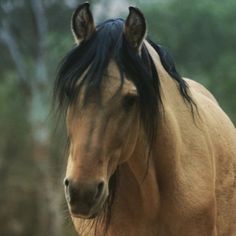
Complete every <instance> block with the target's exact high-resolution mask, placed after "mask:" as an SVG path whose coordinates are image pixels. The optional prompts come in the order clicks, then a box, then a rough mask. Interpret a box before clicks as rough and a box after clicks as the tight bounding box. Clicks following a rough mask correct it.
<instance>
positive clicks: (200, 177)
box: [55, 3, 236, 236]
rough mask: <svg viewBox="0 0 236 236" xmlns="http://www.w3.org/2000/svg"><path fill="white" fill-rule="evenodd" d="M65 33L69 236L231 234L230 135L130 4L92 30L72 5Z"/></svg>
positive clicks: (234, 152)
mask: <svg viewBox="0 0 236 236" xmlns="http://www.w3.org/2000/svg"><path fill="white" fill-rule="evenodd" d="M72 31H73V34H74V36H75V39H76V42H77V45H76V47H75V48H74V49H72V51H70V52H69V53H68V55H67V56H66V57H65V59H64V61H63V62H62V64H61V67H60V69H59V73H58V77H57V80H56V84H55V95H56V96H57V99H58V100H59V105H60V107H62V108H65V111H66V114H67V130H68V139H69V155H68V156H69V157H68V165H67V171H66V178H65V182H64V184H65V194H66V199H67V202H68V207H69V211H70V214H71V217H72V220H73V223H74V226H75V228H76V231H77V232H78V234H80V235H112V236H114V235H117V236H120V235H122V236H132V235H134V236H152V235H154V236H216V235H217V236H232V235H233V233H234V232H235V225H236V132H235V127H234V125H233V124H232V122H231V121H230V119H229V118H228V117H227V115H226V114H225V113H224V112H223V111H222V109H221V108H220V107H219V105H218V103H217V102H216V100H215V98H214V97H213V96H212V95H211V93H210V92H209V91H207V90H206V89H205V88H204V87H203V86H201V85H200V84H198V83H197V82H194V81H192V80H189V79H183V78H181V77H180V75H179V74H178V72H177V70H176V69H175V66H174V63H173V60H172V59H171V57H170V55H169V54H168V52H167V51H166V50H165V49H164V48H162V47H161V46H159V45H156V44H155V43H153V42H152V41H151V40H149V39H145V36H146V22H145V18H144V16H143V14H142V13H141V12H140V11H139V10H138V9H136V8H133V7H130V12H129V16H128V17H127V19H126V21H124V20H122V19H113V20H108V21H106V22H104V23H102V24H100V25H98V26H97V27H95V26H94V21H93V16H92V14H91V12H90V10H89V4H88V3H85V4H82V5H80V6H79V7H78V8H77V10H76V11H75V13H74V14H73V16H72Z"/></svg>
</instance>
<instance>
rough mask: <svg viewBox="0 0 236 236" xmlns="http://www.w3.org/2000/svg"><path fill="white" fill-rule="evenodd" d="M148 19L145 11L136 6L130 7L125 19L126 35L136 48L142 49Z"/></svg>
mask: <svg viewBox="0 0 236 236" xmlns="http://www.w3.org/2000/svg"><path fill="white" fill-rule="evenodd" d="M146 29H147V26H146V20H145V17H144V15H143V13H142V12H141V11H140V10H139V9H138V8H135V7H129V15H128V17H127V19H126V21H125V32H124V34H125V37H126V39H127V41H128V42H129V43H130V44H131V46H132V47H134V48H135V49H136V50H139V49H140V46H141V44H142V42H143V39H144V38H145V36H146Z"/></svg>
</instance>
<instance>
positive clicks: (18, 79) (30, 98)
mask: <svg viewBox="0 0 236 236" xmlns="http://www.w3.org/2000/svg"><path fill="white" fill-rule="evenodd" d="M90 2H91V4H92V5H91V8H92V10H93V12H94V17H95V19H96V22H97V23H98V22H101V21H102V20H104V19H107V18H110V17H120V16H122V17H126V16H127V14H128V6H129V5H135V6H137V7H139V8H140V9H142V11H143V12H144V14H145V16H146V18H147V22H148V29H149V35H150V37H151V38H152V39H153V40H154V41H156V42H158V43H159V44H161V45H163V46H165V47H166V48H167V49H169V51H170V52H171V54H172V55H173V57H174V59H175V62H176V65H177V68H178V69H179V71H180V73H181V74H182V75H183V76H185V77H189V78H192V79H194V80H197V81H199V82H201V83H203V84H204V85H205V86H206V87H207V88H208V89H210V90H211V91H212V93H213V94H214V95H215V96H216V98H217V99H218V101H219V103H220V105H221V106H222V107H223V109H224V110H225V111H226V112H227V114H228V115H229V116H230V118H231V119H232V120H233V121H234V122H236V66H235V65H236V43H235V42H236V1H235V0H225V1H222V0H192V1H189V0H139V1H138V0H136V1H135V0H133V1H128V0H117V1H115V0H97V1H95V0H94V1H92V0H91V1H90ZM79 3H82V1H78V0H1V1H0V179H1V181H2V182H1V190H0V235H1V236H65V235H68V236H73V235H75V233H74V231H73V227H72V224H71V223H70V217H69V214H68V212H67V207H66V204H65V201H64V195H63V186H62V180H63V175H64V170H65V165H66V157H65V155H64V154H65V146H66V145H65V143H66V142H65V130H64V127H63V125H60V122H59V123H58V122H57V120H56V118H55V117H54V116H53V113H52V112H51V111H52V87H53V81H54V79H55V75H56V69H57V65H58V63H59V62H60V61H61V59H62V57H63V56H64V55H65V53H66V52H67V51H68V50H69V49H70V48H72V46H73V44H74V42H73V38H72V36H71V32H70V17H71V14H72V11H73V10H74V8H75V7H76V6H77V5H78V4H79ZM57 123H58V125H57Z"/></svg>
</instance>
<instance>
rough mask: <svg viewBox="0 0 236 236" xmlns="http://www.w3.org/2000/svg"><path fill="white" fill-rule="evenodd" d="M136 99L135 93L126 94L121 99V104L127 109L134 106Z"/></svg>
mask: <svg viewBox="0 0 236 236" xmlns="http://www.w3.org/2000/svg"><path fill="white" fill-rule="evenodd" d="M136 101H137V96H136V95H131V94H129V95H126V96H125V97H124V98H123V101H122V103H123V104H122V105H123V107H124V109H125V111H129V110H130V109H131V108H132V107H133V106H134V104H135V103H136Z"/></svg>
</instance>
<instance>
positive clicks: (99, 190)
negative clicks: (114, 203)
mask: <svg viewBox="0 0 236 236" xmlns="http://www.w3.org/2000/svg"><path fill="white" fill-rule="evenodd" d="M103 189H104V182H103V181H101V182H100V183H99V184H98V185H97V192H96V194H95V199H98V198H99V197H100V195H101V193H102V191H103Z"/></svg>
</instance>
